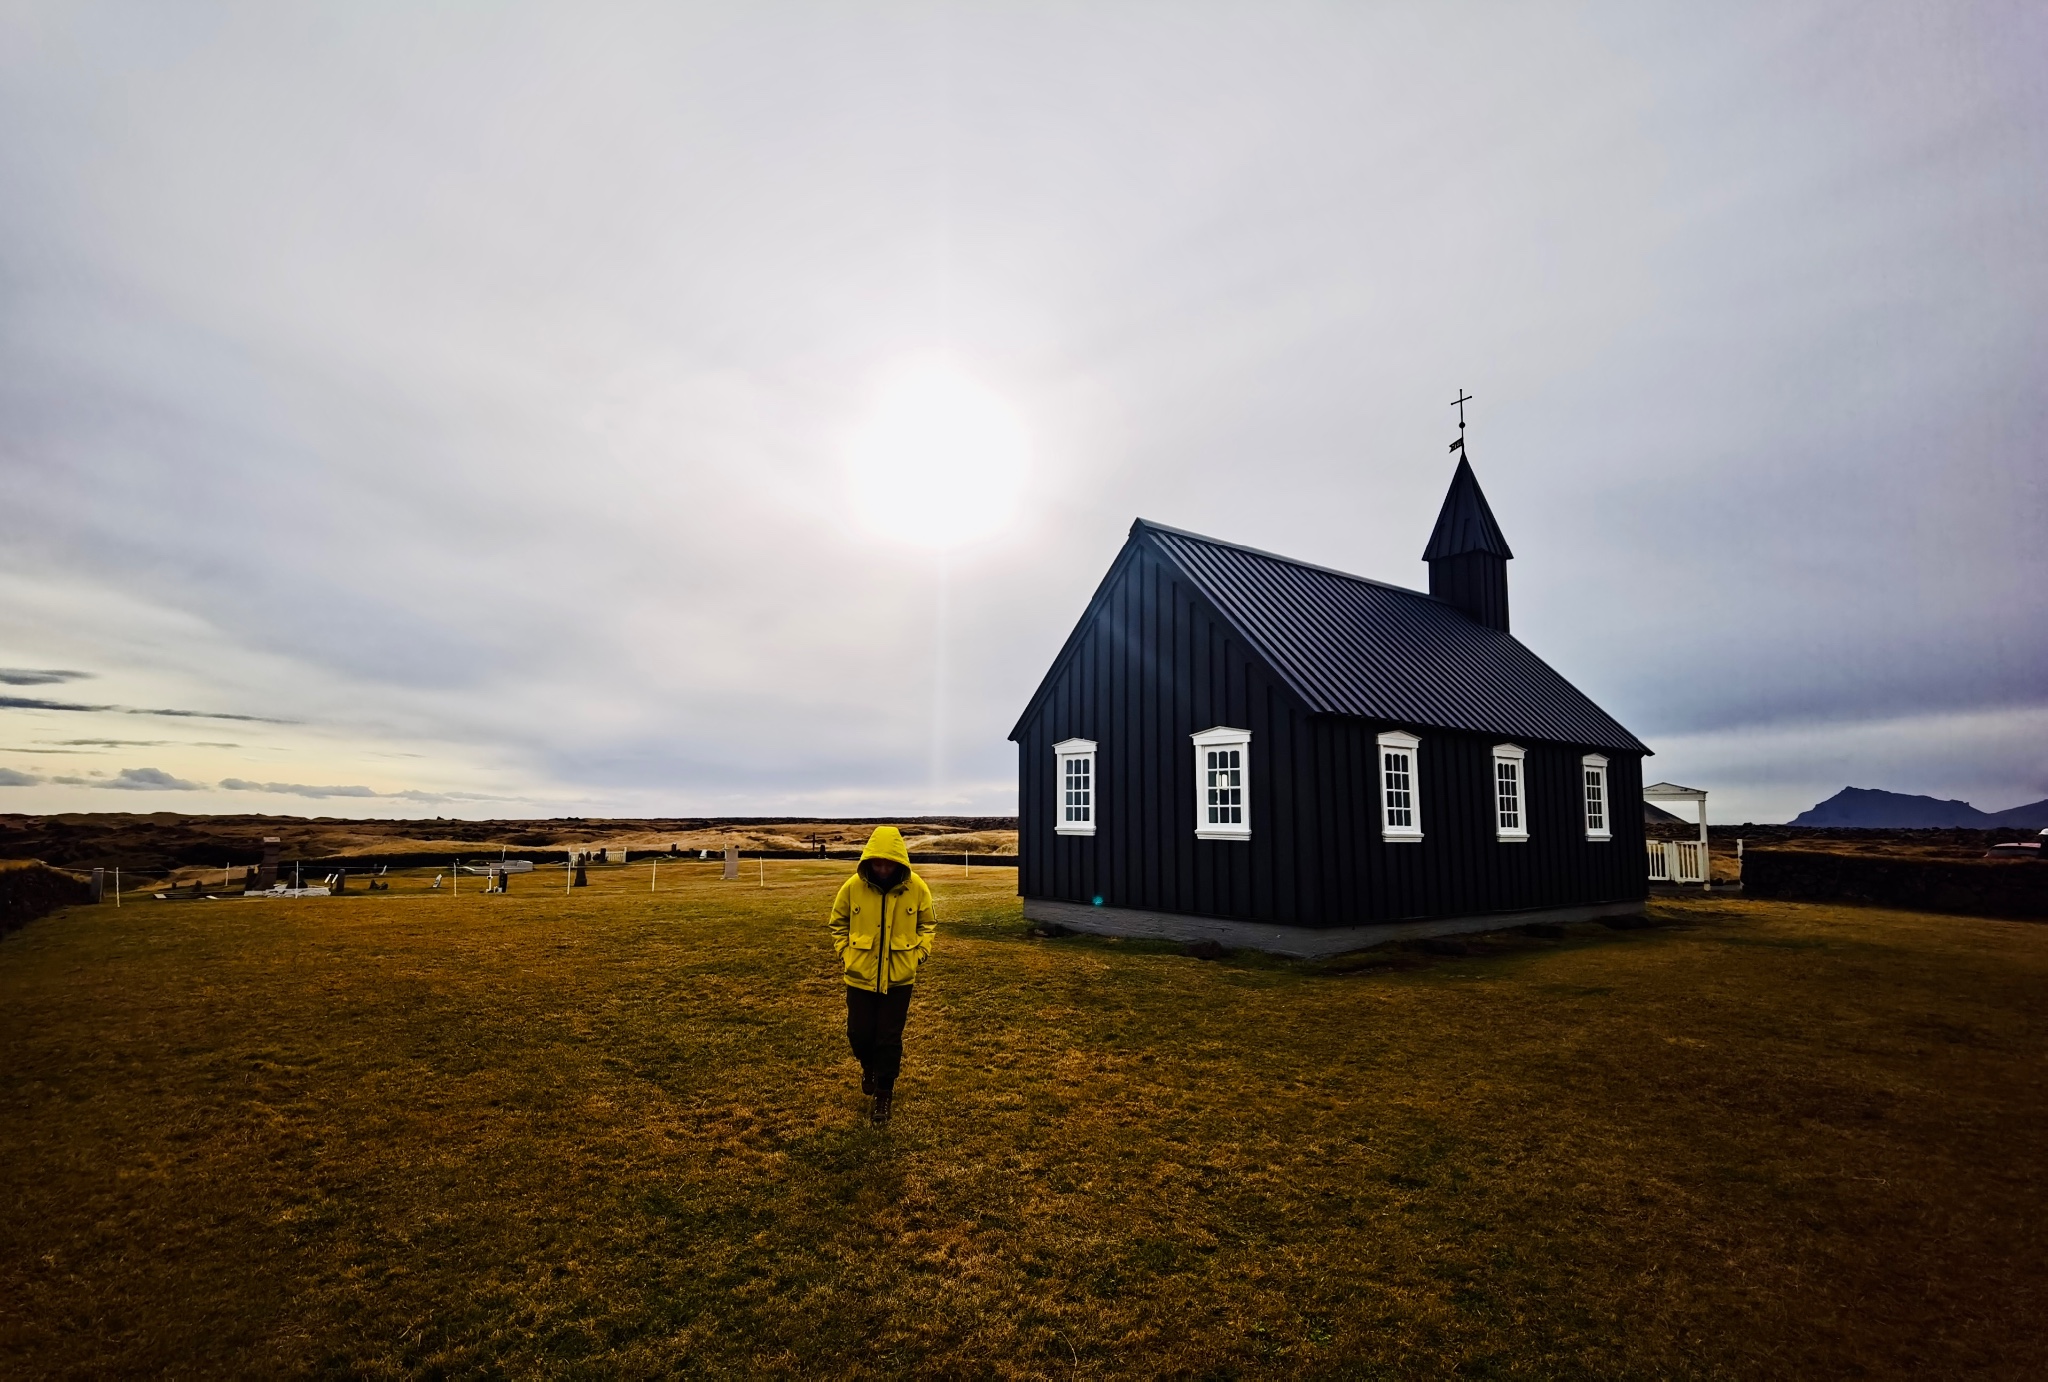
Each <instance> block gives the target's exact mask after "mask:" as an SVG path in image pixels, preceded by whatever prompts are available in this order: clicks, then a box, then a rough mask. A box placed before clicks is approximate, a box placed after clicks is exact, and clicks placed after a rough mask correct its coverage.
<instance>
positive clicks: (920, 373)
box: [851, 361, 1030, 547]
mask: <svg viewBox="0 0 2048 1382" xmlns="http://www.w3.org/2000/svg"><path fill="white" fill-rule="evenodd" d="M851 460H852V465H851V473H852V481H853V492H854V503H855V506H856V507H857V508H858V509H859V511H860V514H861V517H862V518H863V519H864V520H865V521H866V522H867V523H868V524H869V525H870V526H872V527H873V528H874V529H875V530H876V531H878V532H881V533H885V534H888V535H889V536H891V537H894V538H898V539H900V540H901V541H904V542H907V543H912V544H915V545H917V546H921V547H957V546H959V545H960V544H961V543H963V542H971V541H973V540H975V539H977V538H983V537H987V536H988V535H989V534H991V533H993V532H995V531H996V530H998V529H999V528H1001V527H1002V526H1003V525H1004V524H1005V523H1007V522H1008V521H1009V519H1010V515H1011V513H1012V512H1013V511H1014V510H1015V509H1016V507H1017V500H1018V498H1019V496H1020V495H1021V494H1022V492H1023V488H1024V472H1025V467H1026V465H1027V463H1028V462H1029V460H1030V443H1029V441H1028V439H1027V438H1026V437H1025V434H1024V428H1023V425H1022V424H1021V423H1020V422H1019V421H1018V420H1017V416H1016V414H1015V413H1013V412H1012V411H1011V410H1010V408H1009V405H1008V404H1006V403H1004V402H1003V400H1002V399H1001V398H999V397H998V396H997V395H996V394H994V393H992V392H991V391H990V390H988V389H987V388H985V387H984V386H983V385H981V384H980V383H978V382H977V381H975V380H974V379H972V378H970V377H969V376H968V375H966V374H964V373H963V372H961V371H960V370H959V369H958V368H956V367H955V366H953V365H952V364H950V363H947V362H945V361H924V362H920V363H918V364H915V365H911V366H908V367H906V368H904V369H902V370H900V371H898V372H897V373H895V374H894V375H892V376H891V377H890V378H889V379H888V380H887V381H886V382H885V383H884V384H883V386H882V389H881V391H880V393H879V395H878V396H877V398H876V400H875V406H874V409H873V411H871V412H870V413H869V414H868V416H867V419H866V420H865V421H864V422H863V423H862V424H861V426H860V429H859V430H858V431H857V432H856V433H855V435H854V439H853V446H852V451H851Z"/></svg>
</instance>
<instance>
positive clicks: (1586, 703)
mask: <svg viewBox="0 0 2048 1382" xmlns="http://www.w3.org/2000/svg"><path fill="white" fill-rule="evenodd" d="M1459 473H1460V474H1461V475H1467V476H1469V474H1470V471H1469V470H1468V469H1467V468H1465V467H1462V466H1461V467H1460V469H1459ZM1477 489H1478V485H1477V483H1476V482H1475V483H1474V484H1473V490H1474V491H1475V492H1476V491H1477ZM1455 493H1456V488H1455V486H1454V487H1453V494H1454V495H1455ZM1479 502H1480V504H1481V506H1482V507H1483V506H1484V504H1485V500H1484V499H1483V498H1482V499H1481V500H1480V501H1479ZM1449 508H1450V506H1449V504H1448V503H1446V506H1445V510H1446V512H1447V513H1448V512H1449ZM1485 517H1486V521H1487V522H1488V523H1489V524H1491V523H1492V515H1491V514H1486V515H1485ZM1438 526H1439V528H1441V527H1442V524H1441V522H1439V525H1438ZM1493 531H1494V534H1495V536H1496V537H1498V535H1499V529H1498V528H1495V529H1494V530H1493ZM1141 539H1149V540H1150V541H1151V542H1152V544H1153V545H1154V546H1155V547H1157V549H1158V550H1159V551H1160V552H1161V553H1162V554H1164V556H1165V557H1166V559H1167V560H1168V561H1170V562H1171V563H1172V564H1173V566H1174V567H1175V568H1176V569H1177V570H1179V571H1181V572H1182V573H1184V574H1185V575H1186V576H1187V578H1188V580H1189V581H1190V582H1192V583H1193V584H1194V586H1195V587H1196V589H1198V590H1199V591H1200V592H1201V593H1202V595H1203V596H1204V597H1205V598H1206V599H1207V600H1208V601H1209V603H1210V604H1212V605H1214V606H1215V607H1216V611H1217V613H1219V614H1221V615H1222V616H1223V617H1224V618H1225V619H1226V620H1228V621H1229V622H1230V623H1231V624H1232V625H1233V626H1234V627H1235V628H1236V629H1237V631H1238V632H1239V633H1240V634H1242V635H1243V636H1244V639H1245V641H1246V642H1247V643H1248V644H1250V645H1251V647H1252V649H1253V650H1254V651H1255V652H1257V653H1258V654H1259V655H1260V656H1261V657H1263V658H1264V659H1265V661H1266V663H1267V664H1268V665H1269V666H1270V667H1272V669H1273V671H1274V673H1275V674H1276V675H1278V676H1279V677H1280V679H1281V680H1282V681H1284V682H1286V683H1287V684H1288V686H1289V687H1291V688H1292V689H1293V691H1294V692H1295V694H1296V695H1298V696H1300V697H1301V699H1302V701H1303V702H1304V703H1305V704H1306V705H1307V706H1308V708H1309V710H1310V711H1311V712H1314V713H1320V714H1335V715H1358V716H1363V717H1365V718H1367V719H1374V720H1394V721H1399V722H1402V723H1405V724H1413V725H1421V726H1430V727H1435V728H1438V729H1455V730H1466V731H1470V732H1472V733H1475V734H1498V735H1501V736H1502V737H1504V738H1526V739H1543V740H1549V741H1551V742H1554V743H1563V744H1573V745H1582V746H1584V747H1586V748H1608V749H1618V750H1624V751H1627V752H1632V753H1648V752H1649V749H1648V748H1647V747H1645V746H1644V744H1643V743H1642V742H1641V741H1640V740H1638V739H1637V738H1636V737H1635V736H1634V735H1633V734H1630V733H1629V732H1628V731H1627V730H1625V729H1623V728H1622V727H1621V726H1620V725H1619V724H1618V723H1616V722H1615V720H1614V718H1613V717H1612V716H1610V715H1608V714H1607V712H1606V711H1604V710H1602V709H1601V708H1600V707H1599V706H1597V705H1595V704H1593V702H1592V701H1590V700H1588V699H1587V698H1586V696H1585V695H1584V693H1582V692H1581V691H1579V689H1578V688H1577V687H1575V686H1573V685H1572V684H1571V683H1570V682H1568V681H1566V680H1565V679H1564V678H1563V677H1561V676H1559V675H1558V674H1557V673H1556V672H1555V671H1553V670H1552V669H1551V667H1550V666H1549V664H1548V663H1546V662H1544V661H1543V659H1541V658H1539V657H1537V656H1536V654H1534V653H1532V652H1530V651H1529V650H1528V649H1527V648H1525V647H1523V646H1522V644H1521V643H1520V642H1518V641H1517V640H1516V639H1515V637H1514V636H1513V635H1512V634H1508V633H1505V632H1502V631H1500V630H1496V629H1490V628H1487V627H1486V626H1485V625H1483V624H1480V623H1478V622H1476V621H1475V620H1473V619H1471V618H1468V617H1467V616H1466V615H1464V614H1462V613H1460V612H1459V611H1458V610H1456V609H1454V608H1453V607H1452V606H1450V605H1448V604H1446V603H1444V602H1443V601H1441V600H1438V599H1436V598H1435V597H1433V596H1429V595H1425V594H1423V593H1422V592H1421V591H1419V590H1409V589H1406V588H1405V587H1402V586H1396V585H1385V584H1382V583H1381V582H1379V581H1369V580H1366V579H1365V578H1364V577H1362V576H1350V575H1346V574H1345V573H1343V572H1341V571H1332V570H1330V569H1329V568H1327V567H1322V566H1311V565H1309V564H1308V563H1307V562H1300V561H1293V560H1290V559H1289V558H1287V557H1280V556H1275V555H1273V554H1272V553H1270V552H1261V551H1259V550H1257V549H1256V548H1252V547H1240V546H1238V545H1237V544H1235V543H1230V542H1219V541H1217V540H1216V539H1215V538H1208V537H1202V536H1201V535H1199V534H1197V533H1188V532H1182V531H1181V530H1180V529H1178V528H1169V527H1166V526H1165V525H1163V524H1159V523H1151V522H1148V521H1146V520H1145V519H1142V518H1141V519H1139V520H1138V521H1137V522H1136V523H1134V524H1132V525H1131V540H1132V542H1133V543H1135V542H1138V541H1140V540H1141ZM1432 545H1434V543H1432ZM1505 546H1506V544H1505V543H1503V544H1502V547H1503V548H1505ZM1084 622H1085V620H1084Z"/></svg>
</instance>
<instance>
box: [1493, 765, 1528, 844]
mask: <svg viewBox="0 0 2048 1382" xmlns="http://www.w3.org/2000/svg"><path fill="white" fill-rule="evenodd" d="M1493 776H1494V785H1495V789H1496V790H1495V797H1496V798H1497V805H1498V808H1499V812H1500V828H1501V829H1502V830H1520V829H1521V828H1522V773H1521V765H1520V764H1518V763H1513V762H1509V761H1507V760H1506V759H1502V760H1500V761H1499V762H1496V763H1495V764H1494V765H1493Z"/></svg>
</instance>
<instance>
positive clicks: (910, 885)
mask: <svg viewBox="0 0 2048 1382" xmlns="http://www.w3.org/2000/svg"><path fill="white" fill-rule="evenodd" d="M831 928H832V948H833V949H834V950H836V951H838V952H839V963H840V965H841V967H842V968H843V969H844V971H845V974H846V1041H847V1044H848V1045H849V1046H851V1047H853V1054H854V1057H855V1059H857V1060H858V1061H860V1070H861V1076H860V1092H861V1093H863V1094H866V1095H870V1096H872V1097H873V1099H874V1101H875V1103H874V1112H873V1117H874V1121H875V1122H877V1123H886V1122H888V1121H889V1112H890V1109H891V1107H892V1106H893V1104H894V1102H895V1097H896V1074H897V1072H898V1071H900V1070H901V1069H902V1068H903V1026H904V1023H906V1022H907V1021H909V1019H910V996H911V994H912V993H913V992H914V991H915V986H916V984H917V971H918V967H919V966H920V965H922V964H923V963H924V962H925V960H926V959H927V958H929V957H930V955H931V953H932V937H933V935H934V934H935V933H936V931H937V930H938V927H937V925H936V923H935V922H934V920H933V918H932V890H931V889H930V888H929V887H927V886H926V885H925V881H924V880H923V879H922V878H919V877H918V876H917V875H916V874H915V873H912V872H911V870H910V851H909V850H908V849H906V848H905V847H904V844H903V835H902V832H901V831H899V830H897V829H896V827H895V826H893V825H881V826H876V827H875V832H874V833H873V834H872V835H870V836H868V843H867V848H865V849H863V850H862V851H861V852H860V867H859V868H857V869H855V870H854V874H853V877H851V878H849V879H847V880H846V881H845V882H844V883H842V884H840V885H839V895H838V896H837V897H835V898H833V899H832V921H831Z"/></svg>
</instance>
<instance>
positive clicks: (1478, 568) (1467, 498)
mask: <svg viewBox="0 0 2048 1382" xmlns="http://www.w3.org/2000/svg"><path fill="white" fill-rule="evenodd" d="M1462 440H1463V436H1462V433H1461V434H1460V441H1462ZM1455 449H1456V450H1458V451H1459V452H1461V453H1462V452H1463V450H1464V447H1463V446H1462V445H1461V446H1458V447H1456V448H1455ZM1514 555H1515V554H1514V553H1513V552H1511V551H1509V550H1508V540H1507V539H1506V538H1504V537H1502V536H1501V532H1500V524H1498V523H1496V522H1494V520H1493V510H1492V509H1491V508H1489V507H1488V506H1487V503H1486V496H1485V495H1484V494H1483V493H1481V492H1480V489H1479V478H1478V477H1477V476H1475V475H1474V474H1473V473H1472V463H1471V462H1470V461H1468V460H1466V459H1465V457H1464V456H1463V455H1462V454H1461V455H1460V456H1459V457H1458V473H1457V474H1455V475H1453V476H1452V477H1451V489H1450V493H1448V494H1446V495H1445V496H1444V506H1443V509H1442V511H1441V512H1439V513H1438V514H1437V516H1436V531H1435V532H1433V533H1431V534H1430V535H1429V546H1428V547H1426V548H1425V549H1423V553H1422V559H1423V560H1424V561H1426V562H1428V563H1429V593H1430V594H1432V595H1434V596H1436V597H1437V598H1438V599H1439V600H1442V601H1444V602H1445V603H1447V604H1451V605H1455V606H1456V607H1457V608H1459V609H1460V610H1463V611H1464V612H1465V613H1466V614H1468V615H1470V616H1471V617H1472V618H1473V619H1475V620H1477V621H1478V622H1479V623H1482V624H1484V625H1486V626H1487V627H1488V628H1490V629H1499V630H1500V631H1501V632H1502V633H1506V632H1507V630H1508V563H1509V562H1510V561H1512V560H1513V559H1514Z"/></svg>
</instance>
